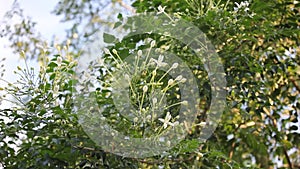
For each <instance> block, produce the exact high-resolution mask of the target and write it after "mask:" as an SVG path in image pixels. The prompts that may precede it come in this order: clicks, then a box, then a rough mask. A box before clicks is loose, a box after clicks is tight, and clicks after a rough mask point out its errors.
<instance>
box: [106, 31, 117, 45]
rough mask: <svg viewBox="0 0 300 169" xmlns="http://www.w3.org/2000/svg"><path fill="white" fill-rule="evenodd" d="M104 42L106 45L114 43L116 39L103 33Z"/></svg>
mask: <svg viewBox="0 0 300 169" xmlns="http://www.w3.org/2000/svg"><path fill="white" fill-rule="evenodd" d="M103 40H104V42H105V43H113V42H114V41H115V40H116V38H115V36H114V35H111V34H108V33H103Z"/></svg>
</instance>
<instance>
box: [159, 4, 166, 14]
mask: <svg viewBox="0 0 300 169" xmlns="http://www.w3.org/2000/svg"><path fill="white" fill-rule="evenodd" d="M157 9H158V12H157V14H161V13H164V12H165V9H166V6H164V7H162V6H160V5H159V6H158V8H157Z"/></svg>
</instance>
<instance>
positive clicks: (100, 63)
mask: <svg viewBox="0 0 300 169" xmlns="http://www.w3.org/2000/svg"><path fill="white" fill-rule="evenodd" d="M97 63H98V64H99V65H100V66H103V65H104V59H102V58H97Z"/></svg>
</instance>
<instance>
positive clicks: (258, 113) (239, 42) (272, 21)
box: [0, 0, 300, 168]
mask: <svg viewBox="0 0 300 169" xmlns="http://www.w3.org/2000/svg"><path fill="white" fill-rule="evenodd" d="M97 2H98V1H97ZM113 3H119V4H122V1H113ZM102 6H103V4H101V3H100V4H97V3H95V2H93V1H76V0H72V1H62V2H60V3H59V4H58V6H57V7H56V9H55V14H57V15H63V16H64V18H65V19H64V20H65V21H70V20H75V21H76V22H75V23H74V27H73V28H72V29H71V30H69V31H70V32H69V37H67V38H69V39H70V37H72V36H73V35H74V34H75V33H82V34H84V35H86V36H85V37H86V39H85V38H83V36H80V38H78V39H77V40H74V39H73V40H74V41H72V44H71V45H73V47H76V45H80V41H83V40H90V39H89V38H88V37H91V36H90V35H91V34H93V33H94V32H95V31H96V30H98V29H99V27H100V26H99V25H100V24H99V22H93V21H95V17H98V15H97V14H98V12H99V11H100V10H101V9H102V8H101V7H102ZM123 6H124V4H123ZM132 6H133V7H134V8H135V9H136V12H138V13H142V12H163V14H168V15H171V14H172V15H174V16H177V17H181V18H183V19H185V20H187V21H189V22H192V23H193V24H194V25H196V26H197V27H198V28H199V29H201V30H202V31H203V32H204V33H205V34H206V35H207V36H208V38H209V39H210V40H211V41H212V43H213V45H214V46H215V49H216V51H217V52H218V54H219V56H220V58H221V59H222V62H223V64H224V70H225V73H226V80H227V90H228V95H227V107H226V110H225V111H224V112H223V116H222V121H221V122H220V123H219V126H218V128H217V130H216V131H215V132H214V134H213V136H212V137H210V138H209V139H208V140H207V141H206V142H205V143H200V142H199V141H198V139H197V138H198V137H199V133H200V130H201V128H199V126H198V125H195V126H194V127H193V128H192V129H191V130H190V131H189V134H188V136H187V137H186V138H185V140H183V141H182V142H180V143H179V144H178V145H176V146H175V147H174V148H173V149H171V150H170V152H169V153H170V155H169V156H165V155H160V156H155V157H151V158H145V159H134V158H122V157H119V156H117V155H114V154H111V153H108V152H104V151H103V150H101V147H98V146H96V145H95V143H94V142H93V141H92V140H91V139H90V138H89V137H88V136H87V135H86V134H85V132H84V131H83V129H82V128H81V126H80V124H79V123H78V117H77V116H76V114H74V111H73V110H72V108H73V107H74V103H73V101H74V100H73V99H72V97H73V95H72V93H74V92H76V91H77V90H79V89H76V88H74V86H75V85H76V84H78V83H82V82H80V79H76V78H74V76H73V75H74V71H75V70H74V69H75V68H76V67H77V66H78V65H77V63H76V61H75V60H76V59H77V55H73V52H74V53H78V51H76V48H71V46H70V49H69V50H71V51H72V52H71V53H68V51H64V52H65V53H67V54H65V55H64V54H62V52H61V51H58V53H59V55H55V56H54V57H53V58H52V59H51V60H50V59H46V58H47V57H48V55H50V52H45V51H43V50H41V51H40V54H36V53H35V52H34V51H35V50H36V47H35V46H34V44H36V43H37V42H39V41H38V38H37V40H34V38H33V37H32V38H29V39H30V40H29V41H26V43H28V44H27V45H25V46H20V45H18V42H19V43H21V40H19V39H18V38H20V37H22V36H23V34H24V36H25V35H26V36H28V37H31V36H33V34H31V33H30V32H32V31H30V30H31V28H32V27H33V26H34V24H31V22H30V21H23V25H22V24H21V26H20V27H19V29H20V30H19V31H18V30H13V31H12V32H11V33H7V34H2V35H3V36H8V37H12V38H11V41H12V47H16V48H17V49H18V50H24V51H26V52H28V51H29V52H30V53H31V56H32V57H33V58H36V57H38V56H39V57H40V58H44V59H41V60H42V61H44V62H45V63H44V64H43V66H42V67H41V68H40V71H39V73H38V75H35V73H34V70H33V68H25V69H22V68H18V70H17V71H16V74H17V75H19V77H20V78H19V81H18V82H17V83H16V84H11V83H9V82H8V84H7V87H5V88H3V87H2V88H0V89H1V90H4V91H5V92H6V93H7V94H9V95H11V96H13V97H14V99H13V100H12V101H13V102H14V106H12V107H9V108H5V109H1V110H0V113H1V114H0V116H1V117H3V119H2V118H0V124H1V128H0V146H1V149H0V157H1V158H0V159H1V160H0V164H2V165H3V166H5V167H7V168H45V167H46V168H84V167H85V168H216V167H218V168H246V167H247V168H272V167H273V166H275V168H280V167H281V168H297V167H299V163H300V161H299V158H300V152H299V149H300V145H299V143H300V140H299V139H300V138H299V112H300V109H299V107H300V105H299V101H300V97H299V96H300V95H299V92H300V78H299V77H300V66H299V61H300V58H299V56H300V42H299V39H300V29H299V26H300V21H299V18H300V16H299V15H300V3H299V2H298V1H294V0H285V1H282V0H274V1H267V0H260V1H259V0H252V1H237V2H232V1H225V0H209V1H204V0H199V1H196V0H186V1H182V0H170V1H157V0H154V1H142V0H136V1H135V2H134V3H133V4H132ZM162 10H163V11H162ZM86 11H88V12H86ZM8 17H10V16H8ZM85 18H89V19H88V22H89V23H93V24H92V26H91V27H90V29H88V31H89V33H88V32H84V31H80V30H79V29H78V28H80V26H81V25H80V24H81V21H83V20H85ZM117 18H118V22H117V24H116V25H114V27H115V28H117V27H119V26H121V24H122V23H123V17H122V15H121V14H120V15H119V16H118V17H117ZM6 24H7V23H6ZM82 24H84V23H82ZM128 29H133V28H132V27H128ZM26 30H27V32H26ZM24 31H25V32H24ZM22 32H23V33H22ZM103 38H104V42H106V43H108V44H109V45H111V46H110V47H111V48H114V49H115V50H116V51H117V53H118V55H119V56H120V60H122V59H125V58H126V57H127V56H128V55H130V54H131V53H132V52H134V51H136V52H137V51H138V50H143V49H147V48H149V47H150V44H149V43H147V42H149V41H153V40H155V41H156V44H157V47H158V48H160V49H162V50H165V51H169V52H172V53H176V55H177V56H180V58H181V59H183V60H184V61H186V63H187V65H188V66H189V67H190V69H191V70H192V71H193V73H194V76H195V77H196V78H197V82H198V85H199V86H201V87H202V86H203V88H199V92H200V95H201V98H202V100H201V103H200V106H201V110H202V111H203V112H204V113H203V114H204V115H205V111H207V108H208V105H209V103H210V99H211V98H210V90H211V89H210V83H209V80H208V78H207V73H206V71H205V69H204V67H203V63H201V61H200V60H199V59H198V58H197V57H195V56H194V55H193V53H192V52H191V51H189V49H186V48H185V46H184V45H183V44H181V43H179V42H178V41H177V40H176V39H172V38H168V37H165V36H160V35H156V34H151V33H149V34H143V35H137V36H134V37H131V38H128V39H126V38H125V39H122V40H121V41H120V42H119V41H118V40H117V38H115V37H114V36H113V35H110V34H104V35H103ZM71 39H72V38H71ZM141 41H143V42H145V43H143V44H142V45H139V46H137V45H136V44H138V43H139V44H141ZM26 46H27V47H26ZM67 46H68V45H67ZM29 47H31V48H29ZM43 52H44V53H43ZM79 58H80V56H79ZM103 59H105V62H106V64H108V65H110V67H108V68H107V70H114V69H115V67H116V64H115V63H114V59H113V58H112V57H111V55H109V54H104V55H103ZM90 67H92V68H93V69H90V70H89V71H90V72H89V75H90V76H93V77H97V78H98V79H97V80H99V81H100V82H101V81H102V82H103V81H107V79H109V78H110V77H109V74H107V73H105V72H104V71H103V69H102V68H103V67H101V66H97V63H96V62H91V63H90ZM99 73H100V74H101V75H102V76H99ZM82 75H83V76H85V75H86V74H82ZM2 80H4V79H2ZM143 80H147V78H146V77H145V79H137V82H135V84H139V83H143ZM166 83H167V82H166ZM84 84H88V85H93V84H94V83H93V81H90V80H87V81H84ZM102 85H103V86H102V88H99V89H96V90H95V91H93V93H91V94H96V95H97V96H98V104H99V105H100V107H101V106H102V107H105V106H106V105H111V104H112V101H111V100H110V99H107V95H108V94H109V93H110V92H111V91H109V90H107V89H105V87H108V86H106V84H105V83H102ZM136 90H140V91H142V90H143V89H142V88H139V87H138V86H137V88H136ZM1 100H2V101H5V100H6V98H5V97H4V95H3V96H1ZM168 100H169V101H172V99H168ZM132 102H134V99H133V100H132ZM110 112H112V111H111V109H110V110H107V117H109V116H110V119H111V124H112V125H115V127H116V128H117V129H118V130H121V131H122V130H123V132H129V133H130V134H132V135H135V136H136V137H141V131H142V130H140V129H139V128H135V129H129V130H125V129H128V128H129V125H130V124H129V123H126V122H124V123H114V121H115V120H119V122H120V121H122V119H116V118H117V116H115V115H116V113H110ZM203 114H199V115H198V116H197V120H196V122H195V124H201V122H202V121H203V120H204V119H205V116H203ZM4 117H5V118H6V120H4ZM156 122H157V123H159V121H156ZM159 124H160V123H159ZM139 130H140V131H139ZM14 147H17V148H14ZM278 161H281V162H282V165H281V166H278V165H277V164H278V163H279V162H278Z"/></svg>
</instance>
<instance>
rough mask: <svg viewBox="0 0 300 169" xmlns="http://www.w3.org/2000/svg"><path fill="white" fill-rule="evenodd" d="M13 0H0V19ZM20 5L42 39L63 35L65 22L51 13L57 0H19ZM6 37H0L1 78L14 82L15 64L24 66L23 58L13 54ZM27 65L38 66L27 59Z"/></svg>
mask: <svg viewBox="0 0 300 169" xmlns="http://www.w3.org/2000/svg"><path fill="white" fill-rule="evenodd" d="M13 2H14V0H0V21H1V20H2V19H3V16H4V15H5V13H6V12H7V11H8V10H9V9H11V5H12V4H13ZM19 2H20V6H21V8H22V9H24V11H23V12H24V15H25V16H30V17H31V18H32V20H33V21H35V22H37V25H36V30H37V31H39V32H40V33H41V35H42V38H43V39H44V40H47V41H50V40H51V38H52V36H53V35H54V34H55V35H56V36H58V37H59V36H64V33H65V31H64V30H65V29H66V28H67V26H68V25H67V24H63V23H60V19H61V18H60V17H58V16H56V15H54V14H51V11H52V10H53V9H54V7H55V5H56V4H57V2H58V0H51V1H39V0H26V1H19ZM8 45H9V43H8V39H7V38H0V60H1V59H2V58H6V60H5V62H4V68H5V70H6V71H5V73H4V77H3V79H5V80H7V81H9V82H15V81H16V79H17V78H18V77H17V76H16V75H15V74H14V73H13V71H14V70H17V66H21V67H24V66H25V62H24V60H22V59H20V57H19V55H18V54H13V52H12V50H11V49H10V48H9V47H8ZM28 65H30V66H29V67H35V69H37V68H38V64H37V62H36V61H28ZM0 86H1V87H3V86H5V83H4V82H3V81H0ZM1 106H2V107H3V106H4V107H6V106H9V104H8V103H7V102H2V104H1Z"/></svg>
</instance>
